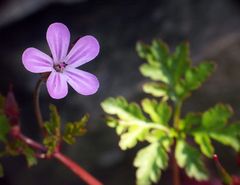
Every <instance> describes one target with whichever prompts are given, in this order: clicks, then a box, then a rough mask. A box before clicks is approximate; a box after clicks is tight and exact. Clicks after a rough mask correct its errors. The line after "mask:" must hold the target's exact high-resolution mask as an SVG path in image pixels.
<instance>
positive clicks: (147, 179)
mask: <svg viewBox="0 0 240 185" xmlns="http://www.w3.org/2000/svg"><path fill="white" fill-rule="evenodd" d="M134 166H135V167H137V168H138V169H137V172H136V175H137V185H150V184H151V182H155V183H156V182H158V180H159V179H160V176H161V170H165V169H166V168H167V166H168V154H167V153H166V151H165V150H164V149H163V147H162V146H161V144H160V143H157V142H156V143H152V144H150V145H149V146H147V147H145V148H143V149H141V150H139V152H138V153H137V156H136V158H135V160H134Z"/></svg>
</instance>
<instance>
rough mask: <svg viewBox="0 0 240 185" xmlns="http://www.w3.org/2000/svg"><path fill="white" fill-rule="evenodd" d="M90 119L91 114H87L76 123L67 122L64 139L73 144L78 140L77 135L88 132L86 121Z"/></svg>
mask: <svg viewBox="0 0 240 185" xmlns="http://www.w3.org/2000/svg"><path fill="white" fill-rule="evenodd" d="M88 120H89V115H88V114H86V115H84V116H83V117H82V119H81V120H79V121H77V122H74V123H71V122H69V123H67V124H66V126H65V130H64V134H63V140H64V141H65V142H66V143H68V144H73V143H75V142H76V137H78V136H82V135H84V134H85V133H86V128H85V126H86V123H87V121H88Z"/></svg>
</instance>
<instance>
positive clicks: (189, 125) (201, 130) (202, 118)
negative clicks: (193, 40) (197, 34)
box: [101, 40, 240, 185]
mask: <svg viewBox="0 0 240 185" xmlns="http://www.w3.org/2000/svg"><path fill="white" fill-rule="evenodd" d="M137 52H138V54H139V56H140V57H141V58H142V59H144V60H146V61H147V62H146V63H144V64H142V65H141V66H140V72H141V73H142V75H143V76H145V77H148V78H150V79H151V80H152V81H151V82H147V83H146V84H144V85H143V91H144V92H145V93H148V94H151V95H152V96H154V97H155V98H153V99H149V98H145V99H143V100H142V101H141V104H140V105H139V104H137V103H134V102H133V103H129V102H128V101H127V100H126V99H125V98H123V97H117V98H107V99H106V100H104V101H103V102H102V104H101V106H102V108H103V110H104V111H105V112H106V113H107V117H106V122H107V124H108V126H110V127H112V128H115V130H116V133H117V134H118V135H119V137H120V141H119V146H120V147H121V149H122V150H126V149H129V148H133V147H135V146H136V144H137V143H138V142H143V141H145V142H147V143H148V145H147V146H146V147H144V148H143V149H141V150H139V151H138V153H137V155H136V157H135V160H134V166H135V167H136V168H137V172H136V177H137V184H138V185H150V184H152V183H156V182H157V181H158V180H159V179H160V177H161V174H162V171H163V170H165V169H166V168H167V167H168V161H169V154H170V153H174V157H175V159H176V162H177V164H178V166H179V167H180V168H183V169H184V170H185V172H186V174H187V175H188V176H189V177H193V178H195V179H197V180H199V181H200V180H206V179H207V178H208V173H207V170H206V167H205V164H204V163H203V161H202V160H201V158H202V157H203V156H206V157H208V158H212V156H213V154H214V151H215V149H214V146H213V144H212V140H215V141H216V142H219V143H221V144H223V145H227V146H230V147H232V148H233V149H235V150H236V151H239V150H240V137H239V136H240V134H239V133H240V124H239V123H238V122H235V123H229V119H230V117H231V116H232V114H233V112H232V109H231V107H230V106H229V105H225V104H217V105H216V106H214V107H212V108H210V109H208V110H207V111H205V112H203V113H191V112H190V113H188V114H186V115H185V116H184V117H181V106H182V104H183V101H184V100H185V99H186V98H187V97H189V96H190V94H191V92H192V91H194V90H196V89H197V88H199V87H200V86H201V85H202V83H203V82H204V81H206V80H207V78H208V77H209V76H210V74H211V73H212V72H213V69H214V64H213V63H211V62H208V61H203V62H201V63H200V64H198V65H197V66H193V65H192V63H191V58H190V56H189V55H190V54H189V45H188V43H182V44H180V45H179V46H177V47H176V50H175V52H173V53H170V52H169V49H168V47H167V45H166V44H165V43H164V42H162V41H160V40H154V41H153V42H152V44H151V45H147V44H144V43H138V44H137ZM159 98H160V100H159ZM169 100H170V101H172V103H169ZM189 138H192V140H193V141H195V144H193V143H190V142H189ZM198 146H199V147H198ZM202 154H203V155H202Z"/></svg>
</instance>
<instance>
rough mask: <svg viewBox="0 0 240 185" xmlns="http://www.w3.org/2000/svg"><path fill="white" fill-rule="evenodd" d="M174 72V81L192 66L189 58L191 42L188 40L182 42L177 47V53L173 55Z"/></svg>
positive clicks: (172, 67)
mask: <svg viewBox="0 0 240 185" xmlns="http://www.w3.org/2000/svg"><path fill="white" fill-rule="evenodd" d="M172 60H173V66H171V69H172V71H173V72H174V81H175V82H176V81H178V80H179V79H180V78H181V77H182V76H183V75H184V74H185V72H186V70H187V69H188V68H189V66H190V63H191V62H190V58H189V44H188V43H187V42H184V43H181V44H179V45H178V46H177V47H176V50H175V53H174V54H173V56H172Z"/></svg>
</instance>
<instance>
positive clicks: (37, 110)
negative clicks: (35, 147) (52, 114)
mask: <svg viewBox="0 0 240 185" xmlns="http://www.w3.org/2000/svg"><path fill="white" fill-rule="evenodd" d="M42 83H43V79H42V78H40V79H39V80H38V81H37V83H36V86H35V89H34V93H33V102H34V111H35V116H36V118H37V123H38V126H39V128H40V130H41V132H42V134H43V136H44V135H46V132H45V129H44V121H43V118H42V113H41V109H40V104H39V93H40V88H41V85H42Z"/></svg>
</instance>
